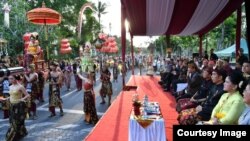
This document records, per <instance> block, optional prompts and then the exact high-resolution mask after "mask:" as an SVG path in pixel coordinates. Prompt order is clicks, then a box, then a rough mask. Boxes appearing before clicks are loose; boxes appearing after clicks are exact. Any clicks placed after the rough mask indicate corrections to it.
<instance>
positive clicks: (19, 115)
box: [0, 75, 30, 141]
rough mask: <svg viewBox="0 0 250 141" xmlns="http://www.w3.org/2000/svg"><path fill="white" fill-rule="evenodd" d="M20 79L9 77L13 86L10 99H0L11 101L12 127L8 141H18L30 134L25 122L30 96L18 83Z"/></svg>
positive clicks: (8, 134)
mask: <svg viewBox="0 0 250 141" xmlns="http://www.w3.org/2000/svg"><path fill="white" fill-rule="evenodd" d="M19 79H20V76H16V75H10V76H9V82H10V83H11V84H12V85H11V86H10V87H9V94H10V97H7V98H4V99H0V100H3V101H7V100H9V101H10V118H9V122H10V127H9V129H8V131H7V133H6V141H16V140H19V139H21V138H22V137H25V136H26V135H27V134H28V132H27V130H26V128H25V122H24V121H25V117H26V113H27V109H26V103H25V101H26V100H27V99H28V98H29V97H30V96H29V94H28V93H27V92H26V90H25V88H24V87H23V86H22V85H21V84H19V83H18V80H19ZM23 95H24V97H23Z"/></svg>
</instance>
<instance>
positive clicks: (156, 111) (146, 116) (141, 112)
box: [129, 96, 166, 141]
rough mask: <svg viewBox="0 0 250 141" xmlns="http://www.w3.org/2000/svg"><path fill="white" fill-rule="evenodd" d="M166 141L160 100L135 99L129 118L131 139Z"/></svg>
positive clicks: (137, 140) (131, 140) (134, 140)
mask: <svg viewBox="0 0 250 141" xmlns="http://www.w3.org/2000/svg"><path fill="white" fill-rule="evenodd" d="M153 140H155V141H166V132H165V122H164V119H163V117H162V114H161V110H160V105H159V103H158V102H149V101H148V99H147V96H145V97H144V98H143V101H141V102H140V101H138V99H136V100H133V110H132V112H131V115H130V119H129V141H153Z"/></svg>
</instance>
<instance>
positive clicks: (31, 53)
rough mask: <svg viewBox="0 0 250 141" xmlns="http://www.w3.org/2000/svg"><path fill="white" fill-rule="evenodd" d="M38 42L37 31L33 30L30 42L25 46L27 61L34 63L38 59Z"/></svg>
mask: <svg viewBox="0 0 250 141" xmlns="http://www.w3.org/2000/svg"><path fill="white" fill-rule="evenodd" d="M39 48H40V47H39V42H38V33H36V32H34V33H32V34H31V36H30V43H29V46H28V48H27V55H28V63H27V64H29V63H34V62H36V61H37V59H38V54H39V51H40V50H39ZM27 64H26V65H27Z"/></svg>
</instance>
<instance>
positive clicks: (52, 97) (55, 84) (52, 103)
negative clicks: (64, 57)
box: [48, 62, 63, 117]
mask: <svg viewBox="0 0 250 141" xmlns="http://www.w3.org/2000/svg"><path fill="white" fill-rule="evenodd" d="M57 66H58V64H57V63H55V62H54V63H52V64H51V65H50V69H51V71H50V72H49V78H48V79H49V111H50V112H51V115H50V116H49V117H53V116H55V115H56V111H55V107H59V108H60V116H63V108H62V99H61V97H60V85H61V83H62V79H61V77H62V75H61V72H59V71H57V70H56V69H57Z"/></svg>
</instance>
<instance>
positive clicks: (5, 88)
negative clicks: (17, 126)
mask: <svg viewBox="0 0 250 141" xmlns="http://www.w3.org/2000/svg"><path fill="white" fill-rule="evenodd" d="M0 83H1V91H0V92H1V95H2V96H3V98H7V97H9V96H10V94H9V86H10V83H9V80H8V77H1V78H0ZM1 103H2V109H3V118H4V119H6V118H9V108H10V102H9V101H2V102H1Z"/></svg>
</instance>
